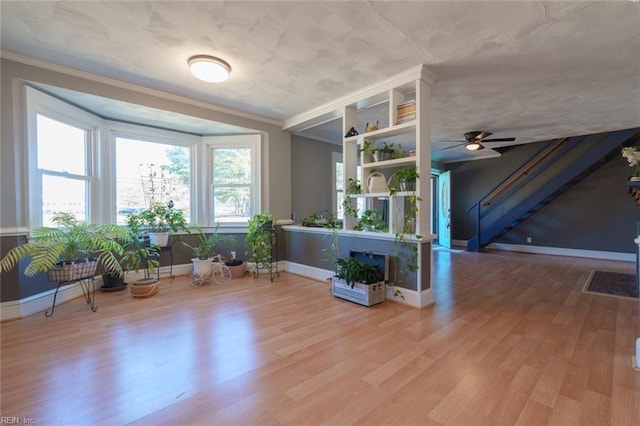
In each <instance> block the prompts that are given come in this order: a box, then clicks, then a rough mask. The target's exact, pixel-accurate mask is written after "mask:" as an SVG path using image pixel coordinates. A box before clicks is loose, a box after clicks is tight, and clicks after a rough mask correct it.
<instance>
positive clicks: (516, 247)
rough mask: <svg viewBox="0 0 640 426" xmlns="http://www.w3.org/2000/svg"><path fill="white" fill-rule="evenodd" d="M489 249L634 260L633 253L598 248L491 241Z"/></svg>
mask: <svg viewBox="0 0 640 426" xmlns="http://www.w3.org/2000/svg"><path fill="white" fill-rule="evenodd" d="M487 248H489V249H494V250H504V251H517V252H520V253H532V254H551V255H554V256H570V257H585V258H589V259H600V260H617V261H621V262H635V261H636V255H635V253H618V252H612V251H598V250H579V249H567V248H559V247H542V246H527V245H521V244H504V243H492V244H489V245H488V246H487Z"/></svg>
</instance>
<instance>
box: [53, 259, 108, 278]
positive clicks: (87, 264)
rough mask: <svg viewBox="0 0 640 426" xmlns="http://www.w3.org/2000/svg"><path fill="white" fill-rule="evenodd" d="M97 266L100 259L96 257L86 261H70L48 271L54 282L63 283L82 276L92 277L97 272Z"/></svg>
mask: <svg viewBox="0 0 640 426" xmlns="http://www.w3.org/2000/svg"><path fill="white" fill-rule="evenodd" d="M97 268H98V261H97V260H96V259H87V260H86V261H84V262H82V261H80V262H74V263H68V264H64V265H61V266H59V267H55V268H54V269H52V270H50V271H49V272H47V275H48V277H49V281H51V282H52V283H63V282H67V281H74V280H79V279H82V278H91V277H93V276H94V275H95V274H96V269H97Z"/></svg>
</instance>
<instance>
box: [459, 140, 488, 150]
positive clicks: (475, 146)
mask: <svg viewBox="0 0 640 426" xmlns="http://www.w3.org/2000/svg"><path fill="white" fill-rule="evenodd" d="M464 147H465V148H467V149H468V150H469V151H479V150H481V149H484V146H482V145H480V143H479V142H477V141H471V142H467V143H466V144H465V146H464Z"/></svg>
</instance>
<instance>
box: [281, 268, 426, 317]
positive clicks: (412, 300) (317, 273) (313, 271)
mask: <svg viewBox="0 0 640 426" xmlns="http://www.w3.org/2000/svg"><path fill="white" fill-rule="evenodd" d="M285 271H287V272H290V273H292V274H296V275H301V276H303V277H306V278H311V279H314V280H318V281H327V279H328V278H331V277H332V276H333V271H329V270H327V269H321V268H316V267H313V266H308V265H302V264H300V263H294V262H288V261H287V262H285ZM396 289H398V290H400V292H401V293H402V296H403V297H404V299H403V298H402V297H400V296H395V295H394V293H395V290H396ZM386 290H387V294H386V299H387V300H391V301H393V302H397V303H402V304H403V305H407V306H411V307H413V308H424V307H425V306H428V305H431V304H433V303H435V302H434V299H433V292H432V291H431V289H428V290H425V291H423V292H420V293H418V292H417V291H415V290H409V289H406V288H402V287H395V286H389V285H388V286H386Z"/></svg>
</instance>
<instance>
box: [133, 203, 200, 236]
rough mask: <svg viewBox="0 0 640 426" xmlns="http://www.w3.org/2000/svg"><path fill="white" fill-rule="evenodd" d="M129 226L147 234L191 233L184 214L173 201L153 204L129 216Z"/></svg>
mask: <svg viewBox="0 0 640 426" xmlns="http://www.w3.org/2000/svg"><path fill="white" fill-rule="evenodd" d="M127 226H129V227H134V228H137V229H140V230H144V231H147V232H169V231H172V232H177V231H185V232H189V228H188V227H187V219H186V218H185V216H184V212H183V211H182V210H179V209H176V208H174V203H173V201H169V202H168V203H166V204H163V203H159V202H152V203H150V204H149V206H148V207H147V208H146V209H143V210H141V211H140V212H138V213H130V214H128V215H127Z"/></svg>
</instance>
